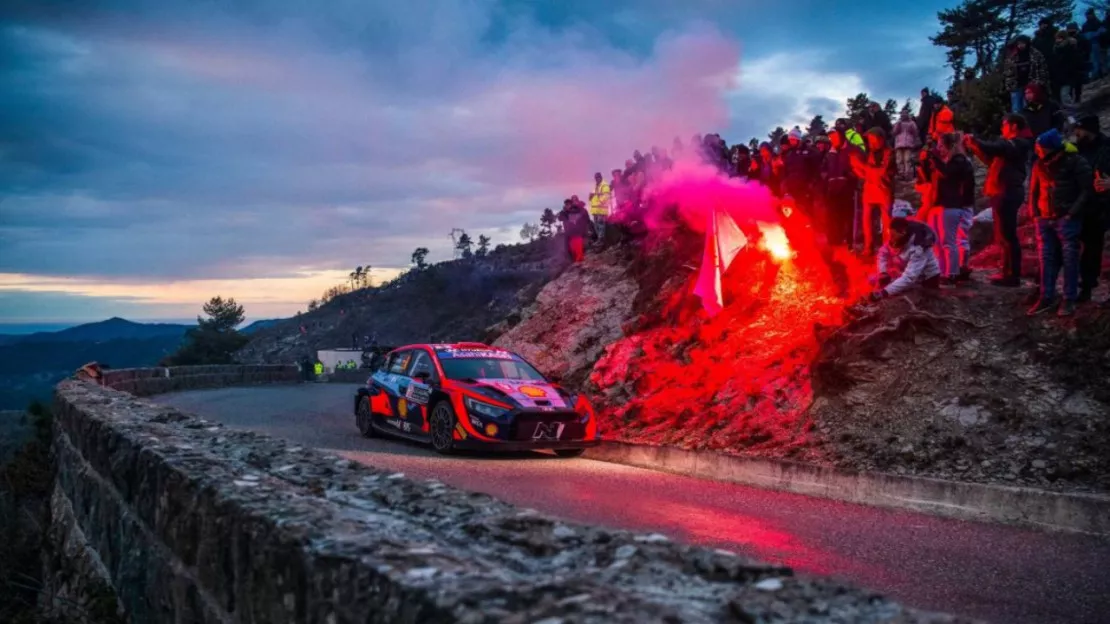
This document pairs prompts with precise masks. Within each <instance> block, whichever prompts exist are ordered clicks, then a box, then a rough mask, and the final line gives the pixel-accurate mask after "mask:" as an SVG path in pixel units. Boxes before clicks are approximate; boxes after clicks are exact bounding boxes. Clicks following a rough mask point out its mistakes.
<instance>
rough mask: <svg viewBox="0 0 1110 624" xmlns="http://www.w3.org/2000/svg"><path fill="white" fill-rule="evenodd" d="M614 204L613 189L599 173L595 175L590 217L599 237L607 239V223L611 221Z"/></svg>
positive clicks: (591, 194)
mask: <svg viewBox="0 0 1110 624" xmlns="http://www.w3.org/2000/svg"><path fill="white" fill-rule="evenodd" d="M612 204H613V189H612V187H610V186H609V185H608V184H606V183H605V178H604V177H603V176H602V175H601V172H600V171H598V172H597V173H595V174H594V190H593V192H592V193H590V217H592V218H593V221H594V225H595V226H596V227H597V237H598V238H599V239H602V240H604V239H605V222H606V221H608V220H609V209H610V207H611V206H612Z"/></svg>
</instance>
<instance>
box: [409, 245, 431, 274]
mask: <svg viewBox="0 0 1110 624" xmlns="http://www.w3.org/2000/svg"><path fill="white" fill-rule="evenodd" d="M427 257H428V248H427V247H417V248H416V249H414V250H413V251H412V258H411V261H412V264H413V266H415V267H416V270H417V271H423V270H424V269H426V268H428V263H427V262H425V261H424V260H425V259H426V258H427Z"/></svg>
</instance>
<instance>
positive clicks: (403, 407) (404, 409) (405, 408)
mask: <svg viewBox="0 0 1110 624" xmlns="http://www.w3.org/2000/svg"><path fill="white" fill-rule="evenodd" d="M397 413H398V414H400V415H401V418H405V417H406V416H408V415H409V404H408V401H405V400H404V399H397Z"/></svg>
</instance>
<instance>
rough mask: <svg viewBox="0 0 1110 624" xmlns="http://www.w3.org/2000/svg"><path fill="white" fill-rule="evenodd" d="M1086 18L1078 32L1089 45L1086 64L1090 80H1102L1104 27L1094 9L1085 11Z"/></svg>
mask: <svg viewBox="0 0 1110 624" xmlns="http://www.w3.org/2000/svg"><path fill="white" fill-rule="evenodd" d="M1085 17H1086V18H1087V19H1086V20H1085V21H1084V22H1083V28H1082V29H1081V30H1080V34H1081V36H1082V37H1083V38H1084V39H1086V40H1087V43H1089V44H1090V46H1091V48H1090V55H1089V56H1088V59H1087V63H1088V67H1089V68H1090V72H1091V80H1098V79H1099V78H1102V71H1103V67H1102V39H1103V37H1104V36H1106V33H1107V31H1106V25H1105V24H1103V22H1102V20H1100V19H1098V15H1097V14H1096V13H1095V10H1094V9H1087V13H1086V15H1085Z"/></svg>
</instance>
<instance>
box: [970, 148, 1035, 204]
mask: <svg viewBox="0 0 1110 624" xmlns="http://www.w3.org/2000/svg"><path fill="white" fill-rule="evenodd" d="M968 145H969V146H970V147H971V151H972V153H974V154H975V155H976V156H977V157H978V158H979V160H981V161H983V164H985V165H987V180H986V182H985V183H984V184H983V194H984V195H986V196H987V197H1009V198H1018V197H1021V195H1022V193H1024V192H1025V166H1026V163H1028V162H1029V152H1030V150H1031V149H1032V148H1033V141H1032V140H1031V139H1030V138H1029V137H1018V138H1016V139H999V140H997V141H984V140H982V139H978V138H975V137H972V138H971V140H970V141H968Z"/></svg>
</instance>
